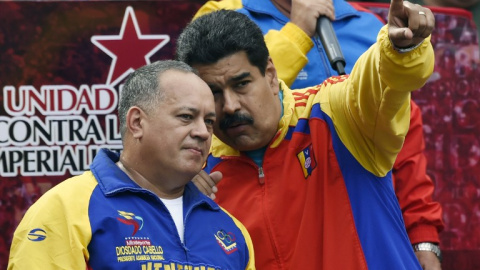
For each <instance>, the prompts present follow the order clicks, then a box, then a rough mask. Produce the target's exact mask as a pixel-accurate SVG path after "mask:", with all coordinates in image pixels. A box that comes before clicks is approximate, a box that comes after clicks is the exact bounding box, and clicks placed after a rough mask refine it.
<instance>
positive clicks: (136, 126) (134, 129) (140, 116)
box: [126, 106, 145, 139]
mask: <svg viewBox="0 0 480 270" xmlns="http://www.w3.org/2000/svg"><path fill="white" fill-rule="evenodd" d="M144 120H145V112H144V111H143V110H142V109H140V108H139V107H137V106H133V107H131V108H130V109H129V110H128V112H127V119H126V126H127V131H128V132H130V134H131V135H132V137H133V138H135V139H141V138H142V136H143V128H144V127H143V124H144V123H143V121H144Z"/></svg>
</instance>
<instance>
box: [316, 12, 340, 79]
mask: <svg viewBox="0 0 480 270" xmlns="http://www.w3.org/2000/svg"><path fill="white" fill-rule="evenodd" d="M317 35H318V36H319V37H320V40H321V41H322V45H323V47H324V48H325V52H326V53H327V57H328V60H329V61H330V65H331V66H332V68H333V69H335V70H336V71H337V73H338V75H344V74H345V58H344V57H343V54H342V50H341V49H340V45H339V44H338V40H337V35H335V32H334V31H333V27H332V22H331V21H330V19H328V18H327V17H325V16H320V17H319V18H318V20H317Z"/></svg>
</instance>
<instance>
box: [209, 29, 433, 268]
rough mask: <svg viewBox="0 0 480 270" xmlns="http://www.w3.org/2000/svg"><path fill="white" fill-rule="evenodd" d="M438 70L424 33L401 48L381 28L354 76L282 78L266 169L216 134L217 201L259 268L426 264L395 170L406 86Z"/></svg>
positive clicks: (212, 163)
mask: <svg viewBox="0 0 480 270" xmlns="http://www.w3.org/2000/svg"><path fill="white" fill-rule="evenodd" d="M433 66H434V55H433V49H432V46H431V44H430V42H429V40H428V39H427V40H425V41H424V42H423V43H422V44H421V45H420V46H419V47H418V48H416V49H415V50H413V51H411V52H408V53H405V54H400V53H398V52H397V51H395V50H394V49H393V48H392V45H391V43H390V41H389V38H388V29H387V27H384V28H383V29H382V31H381V32H380V34H379V37H378V42H377V44H374V45H373V46H372V47H371V48H370V49H369V50H368V51H367V52H366V53H365V54H364V55H362V56H361V57H360V59H359V60H358V62H357V64H356V65H355V67H354V68H353V70H352V73H351V75H350V76H341V77H332V78H330V79H328V80H326V81H325V82H324V83H323V84H321V85H318V86H316V87H311V88H305V89H299V90H295V91H291V90H290V89H288V88H287V86H286V85H285V84H284V83H281V91H283V109H284V114H283V116H282V118H281V119H280V122H279V129H278V132H277V133H276V135H275V136H274V138H273V139H272V141H271V142H270V144H269V145H268V147H267V149H266V152H265V156H264V160H263V164H262V166H261V167H259V166H257V165H256V164H255V163H254V162H253V161H252V160H251V159H250V158H248V157H247V156H246V155H245V154H244V153H240V152H238V151H236V150H235V149H233V148H231V147H229V146H228V145H225V144H223V143H222V142H221V141H220V140H218V138H216V137H215V138H214V140H213V142H212V149H211V150H212V151H211V154H210V156H209V158H208V159H207V165H206V171H207V172H212V171H221V172H222V173H223V179H222V180H221V181H220V183H219V184H218V189H219V192H218V193H217V194H216V195H217V202H218V203H219V205H221V206H222V207H224V208H225V209H226V210H227V211H229V212H230V213H232V214H233V215H234V216H235V217H237V218H238V219H239V220H240V221H241V222H242V223H243V224H244V225H245V226H246V228H247V229H248V231H249V233H250V235H251V237H252V241H253V244H254V246H255V250H256V253H255V261H256V267H257V268H258V269H262V270H265V269H272V270H273V269H276V270H278V269H323V270H338V269H349V270H352V269H378V270H384V269H392V270H393V269H408V270H413V269H421V267H420V265H419V264H418V261H417V259H416V257H415V254H414V252H413V249H412V247H411V245H410V242H409V239H408V236H407V234H406V231H405V225H404V223H403V219H402V213H401V210H400V207H399V204H398V200H397V198H396V196H395V192H394V190H393V185H392V179H391V177H392V176H391V168H392V165H393V163H394V161H395V158H396V155H397V153H398V152H399V150H400V148H401V147H402V144H403V141H404V137H405V134H406V133H407V130H408V124H409V116H410V91H413V90H415V89H418V88H420V87H421V86H422V85H423V84H424V83H425V82H426V80H427V78H428V77H429V76H430V74H431V73H432V71H433ZM257 121H261V120H259V119H257Z"/></svg>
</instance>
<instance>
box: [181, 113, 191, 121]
mask: <svg viewBox="0 0 480 270" xmlns="http://www.w3.org/2000/svg"><path fill="white" fill-rule="evenodd" d="M179 117H180V118H182V119H186V120H192V119H193V116H192V115H190V114H181V115H179Z"/></svg>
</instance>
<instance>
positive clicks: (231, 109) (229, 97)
mask: <svg viewBox="0 0 480 270" xmlns="http://www.w3.org/2000/svg"><path fill="white" fill-rule="evenodd" d="M223 98H224V100H223V112H224V113H226V114H234V113H235V112H236V111H238V110H240V109H241V105H240V101H239V98H238V95H237V94H236V93H235V92H233V91H230V90H227V91H225V92H224V93H223Z"/></svg>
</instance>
